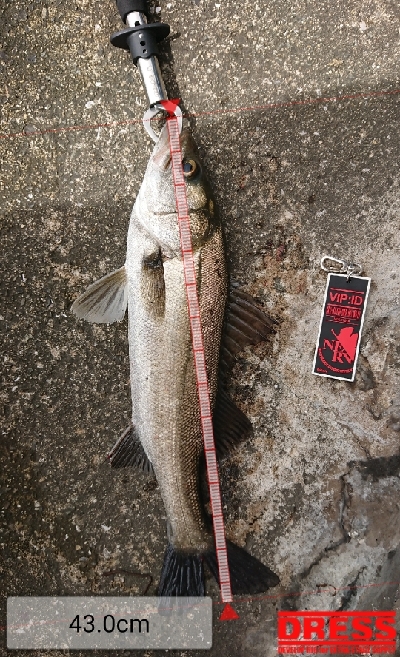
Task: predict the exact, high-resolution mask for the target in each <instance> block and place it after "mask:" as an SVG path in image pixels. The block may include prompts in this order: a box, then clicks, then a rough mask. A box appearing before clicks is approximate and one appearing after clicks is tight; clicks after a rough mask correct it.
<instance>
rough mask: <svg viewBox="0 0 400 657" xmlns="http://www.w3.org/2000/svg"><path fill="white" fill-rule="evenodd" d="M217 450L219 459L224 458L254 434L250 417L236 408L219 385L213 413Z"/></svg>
mask: <svg viewBox="0 0 400 657" xmlns="http://www.w3.org/2000/svg"><path fill="white" fill-rule="evenodd" d="M213 426H214V435H215V448H216V450H217V456H218V458H223V457H224V456H226V455H227V454H229V452H230V451H231V450H232V449H234V448H235V447H236V446H237V445H239V444H240V443H241V442H242V441H243V440H246V438H249V436H250V435H251V432H252V426H251V422H250V420H249V419H248V417H247V416H246V415H245V414H244V413H243V412H242V411H241V410H240V408H238V407H237V406H235V404H234V403H233V401H232V400H231V399H230V397H228V395H227V394H226V392H225V391H224V390H223V389H222V387H221V385H219V388H218V393H217V398H216V400H215V407H214V413H213Z"/></svg>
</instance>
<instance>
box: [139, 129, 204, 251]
mask: <svg viewBox="0 0 400 657" xmlns="http://www.w3.org/2000/svg"><path fill="white" fill-rule="evenodd" d="M180 140H181V150H182V166H183V174H184V178H185V183H186V196H187V203H188V209H189V218H190V224H191V234H192V243H193V246H194V247H195V248H196V247H198V246H201V244H203V243H204V242H205V241H206V240H207V238H208V237H209V235H210V234H211V233H212V231H213V227H214V226H215V225H216V218H215V212H214V201H213V199H212V195H211V191H210V187H209V184H208V182H207V179H206V176H205V174H204V170H203V166H202V164H201V161H200V158H199V153H198V149H197V146H196V143H195V141H194V139H193V137H192V135H191V133H190V130H189V129H187V128H185V129H184V130H183V131H182V133H181V136H180ZM137 217H138V219H139V221H140V223H141V224H142V225H143V227H144V228H146V230H147V231H148V232H149V233H151V234H152V235H153V237H155V238H156V239H157V241H158V242H159V243H160V244H161V246H163V245H164V246H165V247H166V248H167V249H169V250H172V251H173V252H176V253H179V252H180V241H179V229H178V214H177V210H176V199H175V188H174V184H173V174H172V162H171V152H170V144H169V136H168V128H167V126H166V125H165V126H164V127H163V129H162V131H161V133H160V138H159V140H158V142H157V143H156V145H155V147H154V150H153V153H152V155H151V157H150V161H149V163H148V166H147V170H146V173H145V176H144V180H143V183H142V186H141V188H140V191H139V194H138V199H137Z"/></svg>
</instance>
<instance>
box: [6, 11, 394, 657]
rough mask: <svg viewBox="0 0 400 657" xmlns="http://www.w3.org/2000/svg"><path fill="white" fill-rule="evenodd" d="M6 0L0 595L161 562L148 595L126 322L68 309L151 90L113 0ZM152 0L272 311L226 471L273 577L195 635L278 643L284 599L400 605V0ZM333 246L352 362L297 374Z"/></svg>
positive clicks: (255, 289) (112, 256)
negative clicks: (357, 346) (131, 442)
mask: <svg viewBox="0 0 400 657" xmlns="http://www.w3.org/2000/svg"><path fill="white" fill-rule="evenodd" d="M1 5H2V10H3V18H2V21H1V25H0V68H1V73H2V84H1V88H0V103H1V117H2V123H1V135H0V136H1V139H0V149H1V195H2V202H1V211H2V219H1V231H2V233H1V244H2V268H3V273H2V280H1V289H2V293H3V294H2V296H3V301H4V303H3V307H2V310H1V326H2V329H3V349H2V354H3V356H2V357H3V375H4V377H3V385H2V389H1V408H2V412H3V420H2V434H3V450H2V454H1V459H2V469H1V478H2V484H1V486H2V493H3V494H4V495H3V499H4V501H5V502H4V504H3V509H4V520H3V521H2V524H1V530H2V538H1V549H2V567H3V570H4V580H3V582H4V583H3V585H2V592H3V602H4V601H5V596H7V595H56V594H57V595H66V594H70V595H85V594H90V593H95V594H111V593H114V594H125V595H137V594H140V592H141V591H143V587H144V581H146V580H143V578H140V577H137V576H136V575H133V574H128V575H127V574H119V575H116V576H110V575H105V574H104V573H107V572H109V571H110V570H116V569H123V570H128V571H137V572H140V573H141V574H145V573H149V574H150V575H151V577H152V584H151V586H150V589H149V593H154V591H155V588H156V584H157V581H158V577H159V572H160V568H161V563H162V555H163V552H164V549H165V546H166V532H165V518H164V517H163V516H164V511H163V507H162V503H161V499H160V496H159V491H158V488H157V485H156V483H155V482H154V481H153V480H152V479H148V478H147V477H146V476H144V475H141V474H139V473H137V472H130V471H129V472H127V471H124V472H118V473H115V472H111V471H110V470H109V469H108V467H107V464H105V463H104V457H105V454H106V452H107V450H108V448H109V447H110V446H111V445H112V444H113V442H114V440H115V438H116V436H118V435H119V433H120V432H121V430H122V429H123V428H124V427H125V426H126V425H127V423H128V420H129V415H130V393H129V371H128V352H127V325H126V320H125V322H123V323H122V324H118V325H111V326H103V325H99V326H93V325H89V324H85V323H83V322H80V321H77V320H76V318H75V317H74V316H72V315H71V313H70V310H69V309H70V306H71V303H72V302H73V300H74V299H75V298H76V296H77V295H78V294H79V293H80V292H82V291H83V290H84V288H85V287H86V286H87V284H89V283H90V282H92V281H94V280H95V279H97V278H98V277H100V276H102V275H104V274H105V273H107V272H109V271H111V270H113V269H115V268H117V267H119V266H121V264H122V263H123V261H124V254H125V240H126V231H127V225H128V219H129V214H130V208H131V206H132V204H133V201H134V199H135V195H136V194H137V191H138V189H139V186H140V182H141V179H142V176H143V173H144V170H145V166H146V162H147V160H148V157H149V153H150V151H151V144H150V141H149V139H148V138H147V137H146V134H145V132H144V130H143V128H142V126H141V124H140V119H141V117H142V114H143V112H144V110H145V108H146V104H145V97H144V92H143V90H142V87H141V84H140V81H139V76H138V74H137V71H136V70H135V68H134V67H133V66H132V65H131V62H130V60H129V57H128V55H127V54H125V53H123V52H122V51H119V50H116V49H114V48H113V47H112V46H111V45H110V43H109V37H110V35H111V33H112V32H114V31H116V30H117V29H120V28H121V21H120V19H119V16H118V14H117V11H116V8H115V5H114V2H113V1H112V0H107V1H106V0H103V2H99V1H98V0H93V1H92V2H89V1H88V0H75V2H73V3H65V2H62V1H61V0H35V1H30V2H22V1H20V0H16V1H15V2H13V3H8V2H7V3H6V2H4V0H3V2H2V3H1ZM153 7H154V10H155V6H153ZM161 10H162V11H161V16H162V19H163V20H164V21H165V22H167V23H169V24H170V25H171V33H172V36H171V38H170V39H169V40H168V41H167V42H165V43H164V44H163V46H162V54H161V64H162V67H163V72H164V77H165V81H166V85H167V88H168V90H169V93H170V95H171V96H172V97H173V96H180V97H181V98H182V99H183V103H184V108H185V110H186V111H188V112H190V113H192V114H194V115H195V117H194V118H193V119H192V124H193V129H194V133H195V136H196V139H197V141H198V143H199V147H200V150H201V153H202V156H203V160H204V164H205V168H206V170H207V172H208V174H209V177H210V180H211V182H212V186H213V189H214V193H215V197H216V201H217V203H218V206H219V208H220V212H221V216H222V221H223V224H224V229H225V234H226V241H227V251H228V258H229V265H230V272H231V275H232V277H233V278H234V279H235V280H236V281H237V282H238V283H239V285H240V286H241V287H242V288H243V289H245V290H246V291H248V292H250V293H252V294H254V295H255V296H256V297H257V299H258V301H259V303H260V305H261V306H262V307H264V309H266V310H267V311H268V312H269V313H270V314H271V316H273V317H275V318H276V319H277V320H278V322H279V327H278V332H277V335H276V337H275V338H274V339H273V340H272V341H271V343H270V344H269V345H264V346H260V347H257V348H254V349H249V350H248V351H246V353H244V354H243V355H242V357H241V358H240V359H239V361H238V363H237V365H236V367H235V370H234V372H233V375H232V379H231V392H232V395H233V396H234V397H235V399H236V401H237V403H238V404H239V405H240V406H241V408H243V409H244V410H245V411H246V412H247V413H248V415H249V416H250V418H251V420H252V422H253V425H254V437H253V439H252V440H251V441H250V443H248V444H246V445H243V446H242V447H241V448H240V450H239V451H238V453H237V454H236V455H235V456H234V457H232V459H231V460H230V461H228V462H227V463H225V464H224V465H223V466H222V468H221V476H222V482H223V493H224V500H225V504H226V518H227V531H228V535H229V537H230V538H231V539H232V540H235V542H237V543H239V544H240V545H243V546H246V547H247V548H248V550H249V551H250V552H251V553H252V554H254V555H255V556H257V557H258V558H260V559H262V560H263V561H264V562H265V563H268V564H269V565H270V566H271V567H272V568H273V569H274V570H275V572H277V573H279V575H280V577H281V582H282V585H281V587H279V588H277V589H274V590H271V591H269V593H268V594H267V596H264V597H262V596H260V597H259V598H258V599H256V600H245V601H237V602H236V603H235V608H236V609H237V611H238V612H239V613H240V620H239V621H235V622H231V623H220V622H218V620H217V616H218V611H219V609H220V607H218V606H217V605H216V611H215V619H216V620H215V629H214V647H213V648H212V650H211V651H210V653H209V654H211V655H213V656H214V655H215V656H217V655H218V656H221V657H223V656H225V655H226V656H231V655H237V656H238V657H244V656H246V657H247V656H249V655H251V656H252V657H259V656H260V657H261V655H263V656H268V657H269V656H271V655H274V654H275V652H276V609H280V608H283V609H288V608H295V609H305V608H308V609H371V608H376V609H393V608H396V607H398V606H400V605H399V602H398V600H399V597H398V595H399V594H398V586H399V581H400V575H399V566H400V550H399V545H400V529H399V528H400V480H399V476H400V452H399V431H400V396H399V387H398V386H399V366H400V360H399V358H400V335H399V305H398V304H399V267H398V263H399V230H398V229H399V220H400V191H399V180H400V179H399V147H400V138H399V130H398V126H399V119H400V112H399V93H400V79H399V77H400V75H399V61H400V19H399V11H398V3H397V2H395V1H394V0H366V1H365V2H363V3H354V2H347V3H343V2H339V1H338V0H333V1H330V2H329V3H328V2H318V3H307V2H305V1H304V0H294V1H292V2H286V0H278V1H277V2H274V3H262V2H258V3H257V2H248V1H247V0H246V1H244V2H241V3H238V2H235V1H234V0H226V1H225V2H221V3H217V2H209V1H206V0H179V1H177V0H171V1H169V2H162V4H161ZM263 106H264V107H263ZM265 106H267V107H265ZM325 254H331V255H334V256H337V257H345V258H346V257H349V258H353V259H354V260H355V261H356V262H360V263H361V264H362V265H363V269H364V273H365V275H367V276H370V277H371V278H372V287H371V295H370V303H369V307H368V310H367V315H366V322H365V327H364V335H363V338H362V346H361V355H360V360H359V364H358V371H357V376H356V380H355V382H354V383H346V382H344V381H333V380H329V379H323V378H319V377H314V376H313V375H312V374H311V366H312V358H313V352H314V346H315V340H316V337H317V330H318V324H319V317H320V310H321V305H322V300H323V292H324V286H325V281H326V275H325V274H324V273H323V272H322V271H321V270H320V267H319V261H320V259H321V257H322V256H323V255H325ZM208 590H209V591H210V593H211V594H212V596H213V598H214V600H215V601H216V602H217V600H218V592H217V589H216V587H215V585H213V584H212V582H208ZM3 619H4V616H3ZM1 624H2V626H3V627H4V625H5V620H3V622H2V623H1ZM3 645H5V639H4V643H3ZM24 654H25V653H23V652H21V655H24ZM39 654H43V655H45V654H47V653H45V652H40V653H39ZM52 654H54V655H56V654H61V653H57V652H54V653H52ZM74 654H77V653H74ZM78 654H79V655H80V654H81V653H78ZM83 654H90V653H82V655H83ZM135 654H139V653H135ZM150 654H152V653H149V652H146V653H142V655H143V657H144V656H145V655H146V656H147V655H150ZM161 654H163V653H161ZM171 654H176V655H179V656H181V657H183V655H193V656H194V655H196V654H200V652H199V653H196V652H194V651H186V652H172V653H171Z"/></svg>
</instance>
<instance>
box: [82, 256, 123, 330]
mask: <svg viewBox="0 0 400 657" xmlns="http://www.w3.org/2000/svg"><path fill="white" fill-rule="evenodd" d="M127 304H128V284H127V276H126V269H125V267H121V268H120V269H117V270H116V271H113V272H112V273H111V274H107V276H103V278H100V279H99V280H98V281H96V282H95V283H92V285H89V287H88V288H87V290H86V291H85V292H84V293H83V294H81V296H80V297H78V298H77V299H76V300H75V301H74V303H73V304H72V307H71V310H72V312H73V313H75V315H77V317H79V318H81V319H86V320H87V321H88V322H94V323H96V324H112V323H113V322H120V321H122V320H123V318H124V315H125V311H126V307H127Z"/></svg>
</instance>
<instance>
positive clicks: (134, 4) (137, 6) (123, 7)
mask: <svg viewBox="0 0 400 657" xmlns="http://www.w3.org/2000/svg"><path fill="white" fill-rule="evenodd" d="M117 9H118V11H119V13H120V16H121V18H122V20H123V21H124V23H126V17H127V15H128V14H130V13H131V12H132V11H139V12H140V13H141V14H146V16H147V14H148V11H149V10H148V6H147V1H146V0H117Z"/></svg>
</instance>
